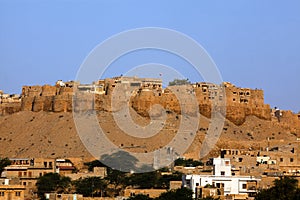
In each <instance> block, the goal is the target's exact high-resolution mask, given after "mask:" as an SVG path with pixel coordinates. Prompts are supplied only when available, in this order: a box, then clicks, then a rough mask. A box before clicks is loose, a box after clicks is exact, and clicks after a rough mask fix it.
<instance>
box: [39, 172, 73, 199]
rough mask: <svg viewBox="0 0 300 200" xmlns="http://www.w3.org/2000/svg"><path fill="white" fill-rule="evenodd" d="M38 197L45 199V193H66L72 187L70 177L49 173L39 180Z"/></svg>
mask: <svg viewBox="0 0 300 200" xmlns="http://www.w3.org/2000/svg"><path fill="white" fill-rule="evenodd" d="M36 186H37V190H38V192H37V193H38V196H39V198H40V199H42V200H43V199H45V193H51V192H57V193H65V192H68V189H70V187H71V179H70V178H69V177H65V176H60V175H59V174H57V173H47V174H45V175H44V176H41V177H39V178H38V180H37V183H36Z"/></svg>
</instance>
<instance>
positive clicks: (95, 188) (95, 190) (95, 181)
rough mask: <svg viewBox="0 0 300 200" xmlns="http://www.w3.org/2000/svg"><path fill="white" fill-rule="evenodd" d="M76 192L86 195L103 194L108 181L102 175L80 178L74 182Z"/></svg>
mask: <svg viewBox="0 0 300 200" xmlns="http://www.w3.org/2000/svg"><path fill="white" fill-rule="evenodd" d="M73 183H74V185H75V188H76V193H78V194H82V195H83V196H84V197H96V196H103V195H104V193H105V189H106V187H107V184H106V182H105V181H104V180H103V179H101V178H100V177H95V176H94V177H87V178H80V179H78V180H76V181H74V182H73Z"/></svg>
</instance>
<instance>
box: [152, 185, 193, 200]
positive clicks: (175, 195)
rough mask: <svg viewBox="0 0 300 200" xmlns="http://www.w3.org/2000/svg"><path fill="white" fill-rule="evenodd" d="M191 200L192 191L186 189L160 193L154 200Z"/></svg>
mask: <svg viewBox="0 0 300 200" xmlns="http://www.w3.org/2000/svg"><path fill="white" fill-rule="evenodd" d="M170 199H174V200H175V199H176V200H192V199H193V191H192V190H190V189H188V188H180V189H177V190H170V191H168V192H164V193H162V194H161V195H160V196H159V197H158V198H155V200H170Z"/></svg>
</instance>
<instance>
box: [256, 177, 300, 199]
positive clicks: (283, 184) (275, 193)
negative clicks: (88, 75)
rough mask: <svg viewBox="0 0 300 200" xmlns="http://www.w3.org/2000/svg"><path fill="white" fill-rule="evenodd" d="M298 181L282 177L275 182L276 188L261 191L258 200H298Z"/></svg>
mask: <svg viewBox="0 0 300 200" xmlns="http://www.w3.org/2000/svg"><path fill="white" fill-rule="evenodd" d="M297 186H298V180H296V179H294V178H290V177H283V178H282V177H281V178H280V179H278V180H275V181H274V186H273V187H271V188H269V189H265V190H261V191H260V192H259V193H258V194H257V196H256V197H255V199H256V200H273V199H276V200H298V199H299V196H300V195H299V192H300V190H299V188H297Z"/></svg>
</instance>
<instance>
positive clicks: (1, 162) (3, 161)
mask: <svg viewBox="0 0 300 200" xmlns="http://www.w3.org/2000/svg"><path fill="white" fill-rule="evenodd" d="M10 164H11V161H10V160H9V159H8V158H0V177H1V174H2V172H3V171H4V168H5V167H6V166H8V165H10Z"/></svg>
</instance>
